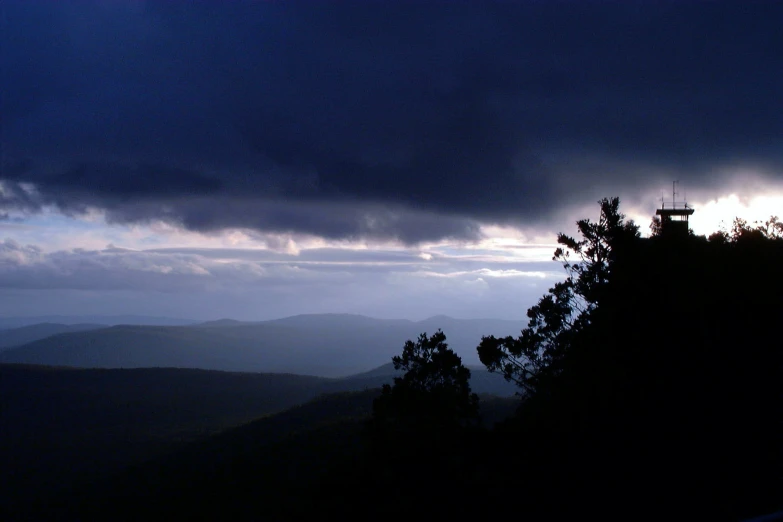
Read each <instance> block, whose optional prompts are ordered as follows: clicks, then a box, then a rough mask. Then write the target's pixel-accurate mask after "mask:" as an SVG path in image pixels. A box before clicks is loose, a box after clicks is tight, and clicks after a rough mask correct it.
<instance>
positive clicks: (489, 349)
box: [478, 198, 639, 394]
mask: <svg viewBox="0 0 783 522" xmlns="http://www.w3.org/2000/svg"><path fill="white" fill-rule="evenodd" d="M598 203H599V204H600V206H601V214H600V217H599V219H598V221H597V222H592V221H590V220H589V219H583V220H580V221H578V222H577V226H578V228H579V232H580V234H581V239H579V240H577V239H575V238H572V237H570V236H567V235H565V234H559V235H558V237H557V242H558V243H559V244H560V245H562V246H561V247H559V248H558V249H557V250H555V254H554V257H553V260H555V261H560V262H562V263H563V267H564V268H565V270H566V274H567V277H566V279H565V281H562V282H560V283H557V284H555V286H553V287H552V288H550V289H549V293H548V294H547V295H545V296H544V297H542V298H541V299H540V300H539V302H538V304H536V305H535V306H533V307H532V308H530V309H529V310H528V311H527V316H528V319H529V322H528V326H527V328H525V329H524V330H523V331H522V335H521V336H519V337H517V338H514V337H512V336H508V337H504V338H500V339H498V338H495V337H494V336H488V337H483V338H482V340H481V344H480V345H479V346H478V354H479V358H480V359H481V362H482V363H483V364H484V365H485V366H486V367H487V369H489V371H491V372H500V373H502V374H503V376H504V377H505V378H506V379H508V380H510V381H513V382H515V383H516V384H517V385H519V386H520V387H521V388H522V389H523V390H524V391H525V392H526V393H528V394H529V393H533V392H536V391H540V390H541V388H542V385H543V384H544V383H545V382H548V381H549V380H551V378H553V377H554V376H556V375H557V374H558V373H559V372H560V371H561V370H562V362H563V360H564V357H565V355H566V352H567V350H568V349H569V347H570V346H571V344H572V343H573V339H574V336H575V335H577V334H578V332H580V331H581V330H583V329H584V328H585V326H586V325H588V324H589V323H590V321H591V314H592V313H593V311H594V310H595V308H596V307H597V306H598V305H599V303H600V302H601V300H602V296H603V293H604V292H605V286H606V283H607V280H608V277H609V274H610V272H611V268H612V263H613V261H614V259H615V255H616V252H615V251H616V250H617V249H619V248H622V246H623V245H625V244H628V242H629V241H632V240H634V239H637V238H639V228H638V227H637V226H636V224H635V223H634V222H633V221H626V220H625V216H624V215H623V214H621V213H620V212H619V205H620V200H619V199H618V198H611V199H602V200H601V201H599V202H598ZM572 256H574V257H578V261H573V260H572Z"/></svg>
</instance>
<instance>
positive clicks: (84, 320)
mask: <svg viewBox="0 0 783 522" xmlns="http://www.w3.org/2000/svg"><path fill="white" fill-rule="evenodd" d="M198 322H199V321H194V320H192V319H177V318H174V317H157V316H151V315H37V316H30V317H0V329H7V328H20V327H22V326H31V325H36V324H41V323H54V324H66V325H75V324H97V325H102V326H114V325H117V324H144V325H154V326H185V325H189V324H196V323H198Z"/></svg>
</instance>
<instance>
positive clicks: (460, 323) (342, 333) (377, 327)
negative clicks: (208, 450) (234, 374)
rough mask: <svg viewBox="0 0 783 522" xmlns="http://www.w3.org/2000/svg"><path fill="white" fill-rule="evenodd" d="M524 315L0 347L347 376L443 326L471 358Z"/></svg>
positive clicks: (285, 324) (331, 322)
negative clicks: (484, 337)
mask: <svg viewBox="0 0 783 522" xmlns="http://www.w3.org/2000/svg"><path fill="white" fill-rule="evenodd" d="M522 327H523V324H522V322H515V321H497V320H461V319H453V318H448V317H442V316H441V317H435V318H430V319H426V320H424V321H419V322H412V321H403V320H381V319H373V318H369V317H364V316H356V315H345V314H323V315H310V316H295V317H290V318H285V319H279V320H274V321H265V322H259V323H244V322H233V321H227V320H222V321H217V322H211V323H206V324H201V325H192V326H133V325H120V326H113V327H109V328H103V329H100V330H92V331H83V332H69V333H62V334H58V335H54V336H51V337H48V338H45V339H39V340H36V341H33V342H30V343H27V344H24V345H22V346H18V347H15V348H13V349H9V350H5V351H4V352H2V353H0V363H24V364H42V365H56V366H75V367H83V368H146V367H177V368H202V369H211V370H224V371H250V372H274V373H296V374H306V375H318V376H324V377H340V376H348V375H352V374H355V373H358V372H362V371H368V370H370V369H372V368H375V367H378V366H380V365H382V364H384V363H387V362H388V361H389V360H390V358H391V357H392V356H394V355H397V354H399V353H400V351H401V349H402V346H403V344H404V342H405V341H406V340H407V339H415V338H416V337H418V335H419V334H420V333H422V332H427V333H430V334H431V333H433V332H435V331H436V330H437V329H438V328H441V329H443V330H444V332H445V333H446V336H447V342H448V343H449V346H450V347H451V348H452V349H453V350H454V351H455V352H457V353H458V354H459V355H460V356H461V357H462V359H463V363H464V364H466V365H477V364H479V361H478V356H477V354H476V346H477V345H478V343H479V342H480V340H481V337H482V335H489V334H493V335H496V336H505V335H514V334H518V333H519V331H520V330H521V329H522Z"/></svg>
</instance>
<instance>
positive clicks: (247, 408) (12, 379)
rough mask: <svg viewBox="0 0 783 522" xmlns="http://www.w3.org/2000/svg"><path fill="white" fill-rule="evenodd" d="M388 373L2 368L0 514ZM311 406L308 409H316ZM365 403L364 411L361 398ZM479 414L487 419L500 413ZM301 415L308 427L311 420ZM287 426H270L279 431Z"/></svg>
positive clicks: (490, 384) (492, 383) (384, 378)
mask: <svg viewBox="0 0 783 522" xmlns="http://www.w3.org/2000/svg"><path fill="white" fill-rule="evenodd" d="M393 375H394V369H393V368H392V367H390V366H389V365H386V366H383V367H380V368H377V369H376V370H374V371H372V372H369V373H368V374H363V375H357V376H355V377H351V378H343V379H326V378H320V377H311V376H300V375H291V374H253V373H231V372H216V371H207V370H188V369H166V368H147V369H133V370H119V369H113V370H86V369H73V368H54V367H42V366H24V365H0V513H2V512H3V510H10V509H12V508H13V509H17V510H21V512H24V511H25V510H26V509H27V507H29V505H30V504H34V503H40V502H44V501H45V499H47V498H50V497H53V496H60V495H63V494H65V493H64V492H66V491H71V490H74V489H75V490H79V489H80V487H81V485H82V484H85V483H91V482H94V481H96V480H98V481H100V480H102V479H103V478H105V477H107V476H110V475H112V474H114V473H117V472H119V471H121V470H122V469H124V468H126V467H127V466H129V465H134V464H140V463H141V462H145V461H147V460H149V459H151V458H156V457H158V456H161V455H165V454H168V453H170V452H172V451H177V450H179V449H180V448H182V447H183V445H186V444H188V443H191V442H195V441H199V440H205V439H206V438H208V437H209V436H211V435H213V434H216V433H218V432H221V431H222V430H225V429H227V428H231V427H234V426H237V425H240V424H243V423H246V422H249V421H252V420H255V419H258V418H259V417H263V416H266V415H269V414H273V413H277V412H280V411H283V410H285V409H287V408H290V407H292V406H296V405H299V404H302V403H305V402H306V401H309V400H311V399H313V398H315V397H317V396H319V395H321V394H324V393H334V392H345V391H362V390H370V391H369V392H368V393H369V394H370V395H372V394H373V393H377V389H378V388H380V387H381V386H382V385H383V384H385V383H389V382H391V381H392V377H393ZM474 379H475V386H476V389H477V391H479V392H480V393H485V394H486V393H495V394H502V395H509V392H511V393H513V388H512V389H509V385H508V383H505V382H504V381H503V379H502V377H500V376H498V375H491V374H488V373H487V372H486V371H477V372H475V373H474ZM373 390H374V391H373ZM317 404H318V403H313V404H310V405H309V410H307V411H316V410H318V407H317ZM324 404H328V402H327V403H324ZM488 404H489V403H488ZM363 408H364V410H362V412H363V414H364V415H366V414H367V413H368V411H369V410H368V408H369V403H364V404H363ZM487 411H488V416H487V418H488V419H489V420H490V421H491V420H492V419H496V418H500V417H502V416H503V415H505V414H506V413H507V412H506V411H505V410H503V408H500V409H499V410H498V409H497V408H495V409H493V408H490V407H488V409H487ZM335 414H336V416H335ZM318 415H321V416H322V417H324V418H327V419H328V418H331V417H335V418H339V416H340V411H339V409H334V410H332V409H329V408H325V409H324V410H323V411H321V412H320V413H318ZM282 418H287V417H282ZM308 419H309V420H307V424H308V426H309V425H311V424H312V423H313V420H312V419H310V418H309V417H308ZM332 420H335V419H332ZM276 422H277V424H275V425H276V426H279V425H280V422H281V421H280V420H278V421H276ZM289 424H290V423H288V422H287V421H284V422H282V425H283V427H282V428H281V427H278V428H275V429H276V430H277V433H278V435H279V433H281V432H286V431H285V430H286V429H287V428H286V426H289ZM286 433H287V432H286ZM266 436H267V435H264V436H263V437H260V438H259V440H262V439H264V437H266ZM14 506H16V508H14ZM17 512H18V511H17ZM21 518H22V519H24V518H25V517H21Z"/></svg>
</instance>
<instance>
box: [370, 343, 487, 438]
mask: <svg viewBox="0 0 783 522" xmlns="http://www.w3.org/2000/svg"><path fill="white" fill-rule="evenodd" d="M392 362H393V363H394V368H395V369H396V370H402V371H404V372H405V373H404V375H403V376H402V377H395V378H394V385H393V386H390V385H388V384H386V385H384V387H383V390H382V393H381V396H380V397H378V398H377V399H376V401H375V403H374V404H373V414H374V417H375V418H376V420H378V421H379V422H389V421H394V420H403V419H407V420H416V421H426V422H436V423H446V424H450V423H463V424H464V423H466V422H470V421H473V420H475V419H476V417H477V416H478V396H477V395H476V394H474V393H471V390H470V384H469V379H470V370H469V369H468V368H466V367H465V366H463V365H462V359H461V358H460V357H459V356H458V355H457V354H456V353H454V351H452V350H451V349H450V348H449V347H448V344H446V335H445V334H444V333H443V332H442V331H441V330H438V331H437V332H436V333H434V334H433V335H432V336H431V337H428V336H427V334H426V333H422V334H421V335H419V338H418V339H417V340H416V342H413V341H411V340H408V341H406V342H405V345H404V346H403V350H402V354H401V355H398V356H395V357H393V358H392Z"/></svg>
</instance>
